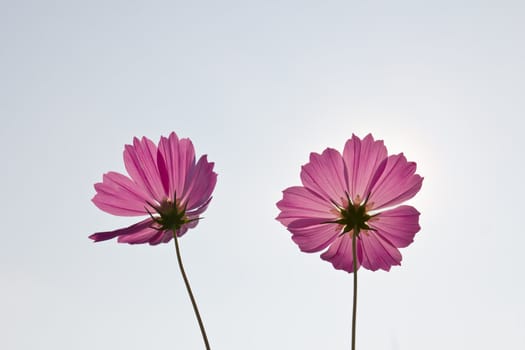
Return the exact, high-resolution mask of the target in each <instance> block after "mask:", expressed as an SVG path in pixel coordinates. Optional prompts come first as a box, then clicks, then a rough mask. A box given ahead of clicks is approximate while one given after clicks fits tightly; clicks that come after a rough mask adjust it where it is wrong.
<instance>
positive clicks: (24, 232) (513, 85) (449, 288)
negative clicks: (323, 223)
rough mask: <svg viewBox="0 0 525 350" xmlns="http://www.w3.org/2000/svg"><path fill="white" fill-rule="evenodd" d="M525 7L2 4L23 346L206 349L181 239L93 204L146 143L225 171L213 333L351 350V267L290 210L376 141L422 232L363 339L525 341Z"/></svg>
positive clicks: (208, 262) (211, 242)
mask: <svg viewBox="0 0 525 350" xmlns="http://www.w3.org/2000/svg"><path fill="white" fill-rule="evenodd" d="M524 18H525V5H524V3H523V2H522V1H501V0H500V1H468V2H467V1H435V2H433V4H432V3H430V2H428V1H295V2H292V1H260V2H250V1H234V2H232V1H215V2H214V1H210V2H201V1H184V2H177V1H165V2H157V1H144V2H139V1H84V2H77V1H46V2H44V1H33V2H32V1H3V2H2V3H1V4H0V118H1V129H0V136H1V137H0V156H1V158H2V159H3V166H2V171H1V173H0V188H1V195H2V202H1V204H0V213H1V214H0V215H1V220H2V223H3V227H2V244H1V246H0V277H1V279H0V283H1V285H0V329H1V331H0V332H1V336H0V348H2V349H10V350H11V349H12V350H29V349H59V350H60V349H76V350H83V349H90V350H92V349H126V350H134V349H157V350H162V349H203V348H204V347H203V345H202V340H201V339H200V333H199V330H198V327H197V323H196V321H195V319H194V315H193V313H192V309H191V304H190V301H189V299H188V297H187V295H186V291H185V289H184V284H183V282H182V278H181V276H180V274H179V271H178V269H177V263H176V256H175V251H174V247H173V245H172V244H168V245H162V246H157V247H150V246H147V245H139V246H129V245H122V244H117V243H116V241H109V242H104V243H99V244H93V243H92V242H91V241H90V240H88V238H87V236H88V235H89V234H91V233H93V232H96V231H103V230H110V229H116V228H119V227H123V226H127V225H130V224H132V223H133V222H135V221H137V220H135V219H134V218H120V217H114V216H111V215H109V214H106V213H104V212H102V211H100V210H98V209H97V208H96V207H95V206H94V205H93V204H92V203H91V201H90V200H91V198H92V196H93V195H94V189H93V184H94V183H95V182H98V181H100V180H101V178H102V174H103V173H104V172H107V171H110V170H116V171H124V165H123V162H122V150H123V147H124V144H126V143H130V142H131V141H132V138H133V136H143V135H145V136H148V137H150V138H151V139H153V140H155V142H156V141H157V140H158V138H159V136H160V135H168V134H169V133H170V132H171V131H176V132H177V133H178V134H179V136H181V137H190V138H191V139H192V140H193V142H194V144H195V147H196V151H197V154H199V155H200V154H208V156H209V159H210V160H212V161H214V162H215V163H216V171H217V173H218V174H219V178H218V183H217V187H216V191H215V193H214V199H213V201H212V204H211V206H210V208H209V209H208V211H207V212H206V214H205V219H204V220H203V221H202V222H201V223H200V224H199V226H198V227H197V228H196V229H195V230H192V231H190V232H189V233H188V234H187V235H186V236H184V238H183V239H182V240H181V245H182V254H183V258H184V261H185V263H186V268H187V272H188V274H189V278H190V280H191V282H192V286H193V289H194V291H195V294H196V297H197V300H198V303H199V306H200V308H201V311H202V314H203V318H204V321H205V324H206V328H207V330H208V335H209V338H210V341H211V344H212V348H213V349H216V350H219V349H222V350H244V349H255V350H257V349H264V350H267V349H307V350H317V349H333V350H337V349H341V350H343V349H349V348H350V346H349V343H350V324H351V296H352V279H351V275H350V274H347V273H345V272H342V271H336V270H335V269H333V268H332V266H331V264H329V263H327V262H324V261H322V260H321V259H320V258H319V256H318V254H304V253H301V252H300V251H299V249H298V248H297V246H296V245H295V244H294V243H293V242H292V241H291V239H290V234H289V233H288V232H287V231H286V229H285V228H284V227H283V226H281V225H280V224H279V223H278V222H277V221H275V220H274V218H275V216H276V215H277V214H278V211H277V208H276V207H275V202H277V201H278V200H279V199H280V198H281V190H283V189H284V188H286V187H289V186H292V185H298V184H299V183H300V180H299V171H300V166H301V165H302V164H304V163H305V162H307V160H308V155H309V153H310V152H312V151H316V152H321V151H322V150H323V149H324V148H326V147H334V148H338V149H342V147H343V145H344V142H345V141H346V139H348V138H349V137H351V135H352V133H356V134H357V135H359V136H365V135H366V134H367V133H369V132H372V133H373V135H374V136H375V137H376V138H379V139H383V140H384V141H385V144H386V145H387V147H388V149H389V152H390V153H399V152H404V153H405V155H406V156H407V158H408V159H409V160H413V161H416V162H417V163H418V173H419V174H421V175H422V176H424V177H425V181H424V184H423V188H422V190H421V192H420V193H419V194H418V195H417V196H416V197H415V198H414V199H413V200H412V201H411V202H410V203H411V204H412V205H414V206H416V207H417V209H418V210H419V211H420V212H421V213H422V215H421V220H420V223H421V226H422V229H421V231H420V232H419V233H418V234H417V236H416V240H415V242H414V243H413V244H412V245H411V246H410V247H408V248H405V249H403V250H402V253H403V263H402V266H401V267H394V268H393V269H392V270H391V272H388V273H387V272H381V271H379V272H371V271H367V270H360V273H359V301H358V303H359V306H358V338H357V345H358V349H360V350H365V349H389V350H390V349H391V350H419V349H426V350H434V349H435V350H442V349H482V350H483V349H522V348H524V346H525V345H524V344H525V332H523V330H524V329H525V302H524V299H523V295H525V278H524V273H523V268H524V263H523V247H524V245H525V235H524V230H523V226H522V224H523V223H522V218H523V213H522V210H523V209H524V207H523V204H522V198H524V197H525V186H524V182H523V179H524V178H525V170H524V169H525V168H524V166H523V155H522V152H523V151H524V150H525V141H524V138H523V134H524V131H525V122H524V117H525V116H524V114H525V113H524V112H525V99H524V97H523V95H524V92H525V63H524V62H525V45H524V41H523V35H524V33H525V20H524Z"/></svg>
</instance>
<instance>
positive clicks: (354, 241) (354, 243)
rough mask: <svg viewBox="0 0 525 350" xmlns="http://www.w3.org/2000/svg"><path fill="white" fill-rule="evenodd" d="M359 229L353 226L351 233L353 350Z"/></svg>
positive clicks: (353, 342) (353, 347)
mask: <svg viewBox="0 0 525 350" xmlns="http://www.w3.org/2000/svg"><path fill="white" fill-rule="evenodd" d="M358 234H359V229H358V228H354V231H353V234H352V258H353V259H354V303H353V308H352V350H355V323H356V314H357V247H356V246H357V235H358Z"/></svg>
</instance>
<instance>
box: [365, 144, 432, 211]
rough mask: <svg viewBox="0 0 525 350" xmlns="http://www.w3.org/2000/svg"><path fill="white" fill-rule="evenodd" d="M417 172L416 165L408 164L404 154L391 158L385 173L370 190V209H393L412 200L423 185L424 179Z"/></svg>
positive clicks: (387, 162) (388, 160)
mask: <svg viewBox="0 0 525 350" xmlns="http://www.w3.org/2000/svg"><path fill="white" fill-rule="evenodd" d="M415 172H416V163H414V162H407V160H406V158H405V156H404V155H403V154H402V153H401V154H398V155H393V156H389V157H388V158H387V160H386V166H385V169H384V171H383V172H382V173H381V175H380V176H379V177H378V179H377V181H376V182H375V185H374V186H373V187H372V188H371V189H370V190H371V194H370V199H369V205H370V207H371V208H372V209H381V208H385V207H392V206H395V205H397V204H401V203H403V202H404V201H406V200H408V199H410V198H412V197H413V196H414V195H415V194H416V193H417V192H418V191H419V189H420V188H421V185H422V183H423V178H422V177H421V176H419V175H417V174H415Z"/></svg>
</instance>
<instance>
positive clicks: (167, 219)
mask: <svg viewBox="0 0 525 350" xmlns="http://www.w3.org/2000/svg"><path fill="white" fill-rule="evenodd" d="M150 206H151V207H153V208H154V209H155V211H156V212H157V214H159V215H158V216H153V215H152V214H151V213H149V214H150V216H151V218H152V219H153V221H155V222H156V223H157V224H158V225H159V226H160V227H159V228H158V229H159V230H173V231H176V230H178V229H179V228H181V226H182V225H184V224H187V223H188V222H190V220H189V219H188V217H187V216H186V208H180V206H179V205H178V204H177V202H176V201H175V202H172V201H170V200H168V199H164V200H163V201H162V202H161V203H160V205H159V206H153V205H151V204H150Z"/></svg>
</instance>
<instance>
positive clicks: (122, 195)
mask: <svg viewBox="0 0 525 350" xmlns="http://www.w3.org/2000/svg"><path fill="white" fill-rule="evenodd" d="M95 190H96V191H97V193H96V194H95V196H94V197H93V203H94V204H95V205H96V206H97V207H98V208H99V209H101V210H104V211H105V212H107V213H110V214H113V215H121V216H138V215H145V214H147V211H146V209H145V207H146V206H147V204H146V201H147V200H150V198H149V195H148V194H147V193H145V192H144V190H142V189H141V188H140V187H139V186H137V184H136V183H135V182H133V181H132V180H131V179H129V178H128V177H126V176H124V175H122V174H119V173H115V172H109V173H107V174H104V176H103V178H102V182H100V183H97V184H95Z"/></svg>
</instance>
